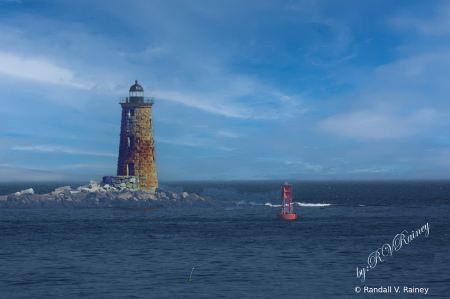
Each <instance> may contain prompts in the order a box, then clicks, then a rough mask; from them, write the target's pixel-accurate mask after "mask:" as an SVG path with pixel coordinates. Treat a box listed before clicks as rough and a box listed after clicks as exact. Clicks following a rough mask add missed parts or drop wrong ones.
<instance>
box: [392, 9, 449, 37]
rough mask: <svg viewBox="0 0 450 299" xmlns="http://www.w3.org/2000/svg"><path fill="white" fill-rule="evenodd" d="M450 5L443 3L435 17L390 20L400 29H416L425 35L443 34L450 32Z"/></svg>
mask: <svg viewBox="0 0 450 299" xmlns="http://www.w3.org/2000/svg"><path fill="white" fill-rule="evenodd" d="M449 15H450V5H449V4H446V5H442V6H440V7H439V8H437V13H436V15H435V16H434V17H433V18H430V19H423V18H405V17H398V18H392V19H389V22H390V23H391V24H393V25H394V26H396V27H397V28H399V29H411V30H416V31H418V32H420V33H422V34H424V35H435V36H442V35H448V34H450V19H449Z"/></svg>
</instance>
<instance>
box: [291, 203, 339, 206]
mask: <svg viewBox="0 0 450 299" xmlns="http://www.w3.org/2000/svg"><path fill="white" fill-rule="evenodd" d="M294 203H295V204H297V205H299V206H301V207H329V206H334V205H333V204H331V203H303V202H294Z"/></svg>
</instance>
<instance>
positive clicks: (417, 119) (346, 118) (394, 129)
mask: <svg viewBox="0 0 450 299" xmlns="http://www.w3.org/2000/svg"><path fill="white" fill-rule="evenodd" d="M438 115H439V114H438V113H437V112H436V111H434V110H429V109H422V110H419V111H417V112H414V113H411V114H409V115H402V114H400V113H394V112H389V111H377V110H360V111H354V112H350V113H344V114H337V115H335V116H332V117H329V118H327V119H325V120H323V121H321V122H319V123H318V125H317V129H318V130H320V131H323V132H327V133H330V134H333V135H335V136H339V137H343V138H348V139H355V140H379V139H395V138H405V137H410V136H413V135H416V134H419V133H423V132H424V131H426V130H427V129H428V128H429V127H430V125H432V124H433V123H434V122H435V121H436V118H437V116H438Z"/></svg>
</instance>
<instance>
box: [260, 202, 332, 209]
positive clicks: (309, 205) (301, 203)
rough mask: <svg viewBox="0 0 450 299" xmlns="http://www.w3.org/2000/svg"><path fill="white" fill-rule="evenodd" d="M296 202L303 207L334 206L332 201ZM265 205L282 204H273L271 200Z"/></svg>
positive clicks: (273, 206)
mask: <svg viewBox="0 0 450 299" xmlns="http://www.w3.org/2000/svg"><path fill="white" fill-rule="evenodd" d="M294 204H296V205H298V206H301V207H328V206H334V205H333V204H330V203H303V202H294ZM265 206H268V207H271V208H280V207H281V205H273V204H271V203H270V202H268V203H266V204H265Z"/></svg>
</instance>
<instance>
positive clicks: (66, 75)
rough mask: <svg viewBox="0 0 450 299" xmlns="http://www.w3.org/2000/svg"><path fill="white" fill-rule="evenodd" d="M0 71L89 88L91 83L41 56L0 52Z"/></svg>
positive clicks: (52, 82)
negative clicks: (29, 56)
mask: <svg viewBox="0 0 450 299" xmlns="http://www.w3.org/2000/svg"><path fill="white" fill-rule="evenodd" d="M0 73H2V74H5V75H8V76H14V77H18V78H20V79H27V80H32V81H38V82H44V83H50V84H59V85H67V86H71V87H75V88H81V89H91V88H92V87H93V84H92V83H88V82H80V81H78V80H76V79H75V75H74V73H73V72H72V71H70V70H67V69H64V68H61V67H59V66H57V65H55V64H53V63H51V62H49V61H47V60H44V59H42V58H24V57H22V56H19V55H15V54H10V53H6V52H0Z"/></svg>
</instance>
